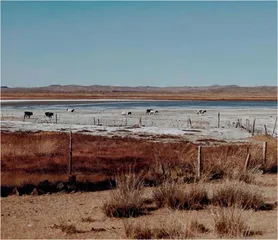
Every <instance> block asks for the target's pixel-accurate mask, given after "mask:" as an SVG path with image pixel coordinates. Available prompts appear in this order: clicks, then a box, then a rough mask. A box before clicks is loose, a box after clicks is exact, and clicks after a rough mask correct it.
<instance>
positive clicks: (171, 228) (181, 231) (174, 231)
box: [124, 214, 209, 239]
mask: <svg viewBox="0 0 278 240" xmlns="http://www.w3.org/2000/svg"><path fill="white" fill-rule="evenodd" d="M124 228H125V232H126V236H127V237H128V238H132V239H163V238H164V239H187V238H192V237H194V236H196V235H197V234H199V233H204V232H207V231H209V230H208V229H207V228H206V227H205V226H204V225H203V224H200V223H198V222H197V221H196V220H194V221H191V222H190V223H188V224H187V223H186V222H184V221H183V220H181V219H179V218H178V217H176V216H175V214H170V215H169V217H168V220H166V221H163V222H160V223H154V222H149V221H144V222H143V221H142V220H133V221H131V220H126V221H124Z"/></svg>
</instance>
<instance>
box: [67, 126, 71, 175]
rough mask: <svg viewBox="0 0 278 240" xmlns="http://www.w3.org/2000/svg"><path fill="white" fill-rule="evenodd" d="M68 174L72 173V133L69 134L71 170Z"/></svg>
mask: <svg viewBox="0 0 278 240" xmlns="http://www.w3.org/2000/svg"><path fill="white" fill-rule="evenodd" d="M68 173H69V174H71V173H72V134H71V131H70V134H69V169H68Z"/></svg>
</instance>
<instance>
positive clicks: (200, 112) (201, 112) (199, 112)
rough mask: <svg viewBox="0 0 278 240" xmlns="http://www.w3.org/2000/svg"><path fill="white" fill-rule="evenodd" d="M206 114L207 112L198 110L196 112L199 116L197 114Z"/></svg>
mask: <svg viewBox="0 0 278 240" xmlns="http://www.w3.org/2000/svg"><path fill="white" fill-rule="evenodd" d="M206 112H207V110H198V111H196V113H197V114H198V115H199V114H204V113H206Z"/></svg>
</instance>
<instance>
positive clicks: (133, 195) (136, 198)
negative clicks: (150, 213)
mask: <svg viewBox="0 0 278 240" xmlns="http://www.w3.org/2000/svg"><path fill="white" fill-rule="evenodd" d="M116 186H117V189H115V190H111V193H110V199H109V200H108V201H106V202H104V203H103V206H102V210H103V211H104V213H105V214H106V215H107V216H108V217H136V216H139V215H142V214H144V208H143V205H144V197H143V194H142V193H143V192H142V190H143V186H144V185H143V181H142V180H141V179H140V178H139V177H138V176H136V174H135V173H129V174H123V175H118V176H117V177H116Z"/></svg>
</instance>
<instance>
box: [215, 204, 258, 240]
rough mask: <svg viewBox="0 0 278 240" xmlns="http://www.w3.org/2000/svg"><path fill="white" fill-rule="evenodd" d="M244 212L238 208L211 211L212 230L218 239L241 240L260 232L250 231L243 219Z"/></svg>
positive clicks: (244, 218)
mask: <svg viewBox="0 0 278 240" xmlns="http://www.w3.org/2000/svg"><path fill="white" fill-rule="evenodd" d="M244 214H245V211H244V210H243V209H238V208H234V207H231V208H218V209H217V210H215V211H212V217H213V220H214V230H215V232H216V233H217V234H218V236H219V237H220V238H222V237H226V238H242V237H247V236H251V235H254V234H261V233H260V232H254V231H251V228H250V225H249V224H248V223H247V221H246V216H245V217H244Z"/></svg>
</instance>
